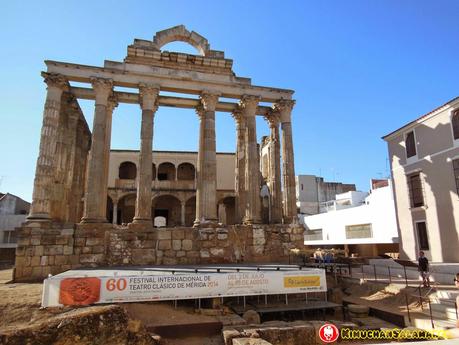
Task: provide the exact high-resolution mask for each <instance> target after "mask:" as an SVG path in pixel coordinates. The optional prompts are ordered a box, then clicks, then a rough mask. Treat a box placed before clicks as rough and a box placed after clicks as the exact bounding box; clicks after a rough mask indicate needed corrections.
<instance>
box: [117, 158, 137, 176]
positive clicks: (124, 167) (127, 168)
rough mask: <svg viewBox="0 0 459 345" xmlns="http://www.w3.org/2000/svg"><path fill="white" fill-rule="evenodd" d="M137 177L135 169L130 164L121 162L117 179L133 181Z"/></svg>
mask: <svg viewBox="0 0 459 345" xmlns="http://www.w3.org/2000/svg"><path fill="white" fill-rule="evenodd" d="M136 176H137V167H136V166H135V164H134V163H132V162H123V163H121V164H120V169H119V178H120V179H125V180H135V178H136Z"/></svg>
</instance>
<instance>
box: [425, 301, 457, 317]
mask: <svg viewBox="0 0 459 345" xmlns="http://www.w3.org/2000/svg"><path fill="white" fill-rule="evenodd" d="M430 307H431V309H432V314H435V315H436V316H440V317H441V318H444V319H446V320H456V319H457V318H456V309H455V308H454V307H450V306H447V305H444V304H436V303H434V304H431V305H430Z"/></svg>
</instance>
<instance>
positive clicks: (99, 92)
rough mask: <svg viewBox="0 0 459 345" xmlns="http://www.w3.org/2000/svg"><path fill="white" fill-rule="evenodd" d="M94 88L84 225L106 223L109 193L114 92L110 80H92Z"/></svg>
mask: <svg viewBox="0 0 459 345" xmlns="http://www.w3.org/2000/svg"><path fill="white" fill-rule="evenodd" d="M91 83H92V86H93V88H94V91H95V94H96V102H95V103H96V104H95V111H94V120H93V129H92V140H91V150H90V151H89V157H88V170H87V183H86V194H85V202H84V213H83V218H82V222H84V223H98V222H101V223H105V222H107V217H106V208H105V209H104V208H103V207H104V205H106V201H104V199H106V198H107V193H106V192H105V189H106V187H105V186H104V182H105V163H106V162H105V157H106V153H105V151H106V145H107V142H106V139H105V137H106V132H107V117H108V115H107V113H108V110H109V109H108V100H109V96H110V95H111V94H112V92H113V83H112V81H111V80H110V79H102V78H92V79H91Z"/></svg>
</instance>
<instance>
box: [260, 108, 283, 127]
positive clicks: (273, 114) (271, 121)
mask: <svg viewBox="0 0 459 345" xmlns="http://www.w3.org/2000/svg"><path fill="white" fill-rule="evenodd" d="M263 117H264V119H265V120H266V122H268V125H269V128H273V127H277V126H279V122H280V118H279V113H278V112H277V111H274V110H272V109H271V110H270V111H269V112H268V114H266V115H264V116H263Z"/></svg>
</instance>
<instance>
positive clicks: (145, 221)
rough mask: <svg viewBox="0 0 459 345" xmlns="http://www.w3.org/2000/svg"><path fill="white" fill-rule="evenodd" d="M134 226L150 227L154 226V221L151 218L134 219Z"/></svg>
mask: <svg viewBox="0 0 459 345" xmlns="http://www.w3.org/2000/svg"><path fill="white" fill-rule="evenodd" d="M132 223H133V224H148V225H153V221H152V220H151V218H140V217H134V219H133V220H132Z"/></svg>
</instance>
